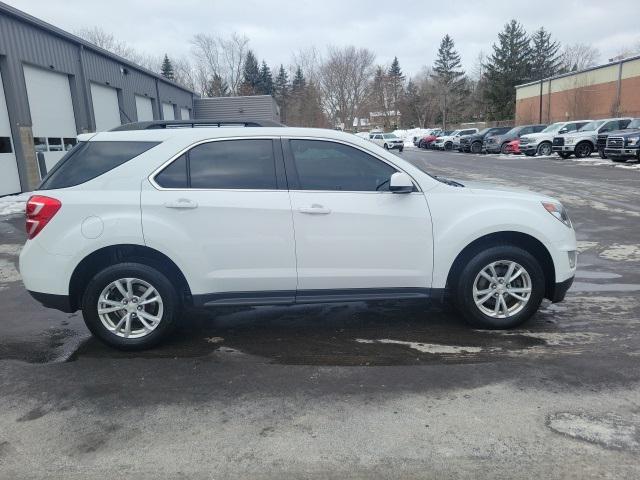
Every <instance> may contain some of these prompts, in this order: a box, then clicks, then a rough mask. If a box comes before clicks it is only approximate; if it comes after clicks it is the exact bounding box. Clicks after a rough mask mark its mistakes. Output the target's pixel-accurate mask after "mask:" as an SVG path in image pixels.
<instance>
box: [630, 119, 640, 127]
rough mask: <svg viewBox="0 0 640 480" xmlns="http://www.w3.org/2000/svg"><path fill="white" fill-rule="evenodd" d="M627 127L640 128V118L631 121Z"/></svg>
mask: <svg viewBox="0 0 640 480" xmlns="http://www.w3.org/2000/svg"><path fill="white" fill-rule="evenodd" d="M627 128H640V118H636V119H635V120H632V121H631V123H630V124H629V125H627Z"/></svg>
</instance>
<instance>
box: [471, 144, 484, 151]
mask: <svg viewBox="0 0 640 480" xmlns="http://www.w3.org/2000/svg"><path fill="white" fill-rule="evenodd" d="M480 152H482V143H481V142H473V143H472V144H471V153H480Z"/></svg>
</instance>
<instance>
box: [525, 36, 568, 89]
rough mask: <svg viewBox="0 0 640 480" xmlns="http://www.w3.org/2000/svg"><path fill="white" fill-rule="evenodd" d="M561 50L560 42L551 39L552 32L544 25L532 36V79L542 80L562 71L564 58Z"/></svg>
mask: <svg viewBox="0 0 640 480" xmlns="http://www.w3.org/2000/svg"><path fill="white" fill-rule="evenodd" d="M559 50H560V44H559V43H558V42H554V41H552V40H551V33H549V32H547V31H546V30H545V29H544V27H540V29H539V30H537V31H536V32H535V33H534V34H533V35H532V36H531V77H530V80H541V79H543V78H545V77H551V76H553V75H555V74H557V73H559V72H560V68H561V64H562V59H561V56H560V54H559V53H558V51H559Z"/></svg>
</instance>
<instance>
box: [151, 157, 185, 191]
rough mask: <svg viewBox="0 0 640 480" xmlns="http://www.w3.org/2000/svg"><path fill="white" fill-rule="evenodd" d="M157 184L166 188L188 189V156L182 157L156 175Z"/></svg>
mask: <svg viewBox="0 0 640 480" xmlns="http://www.w3.org/2000/svg"><path fill="white" fill-rule="evenodd" d="M155 180H156V183H157V184H158V185H160V186H161V187H164V188H187V187H188V186H189V185H188V180H187V156H186V155H181V156H180V157H179V158H177V159H176V160H174V161H173V162H171V163H170V164H169V166H167V167H166V168H165V169H164V170H162V171H161V172H160V173H159V174H158V175H156V178H155Z"/></svg>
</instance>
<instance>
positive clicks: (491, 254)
mask: <svg viewBox="0 0 640 480" xmlns="http://www.w3.org/2000/svg"><path fill="white" fill-rule="evenodd" d="M500 260H506V261H513V262H516V263H518V264H519V265H521V266H522V267H523V268H524V269H525V270H526V271H527V273H528V274H529V278H530V279H531V294H530V297H529V299H528V302H527V303H526V304H525V305H524V306H523V307H522V310H520V311H519V312H517V313H515V314H514V315H512V316H509V317H506V318H495V317H491V316H489V315H486V314H485V313H483V312H482V311H481V310H480V308H479V307H478V306H477V305H476V303H475V300H474V297H473V284H474V281H475V280H476V277H477V276H478V275H479V273H480V271H481V270H482V269H483V268H484V267H485V266H487V265H489V264H490V263H492V262H496V261H500ZM452 289H453V294H454V296H453V299H454V302H455V307H456V309H457V310H458V312H460V313H461V314H462V316H463V317H464V319H465V320H466V321H467V322H468V323H469V324H471V325H473V326H474V327H478V328H486V329H503V328H514V327H517V326H518V325H521V324H522V323H524V322H526V321H527V320H528V319H529V318H531V316H533V314H534V313H536V311H537V310H538V308H539V307H540V303H541V302H542V299H543V297H544V291H545V277H544V272H543V270H542V267H541V266H540V263H539V262H538V261H537V260H536V259H535V257H533V255H531V254H530V253H529V252H527V251H526V250H523V249H521V248H518V247H515V246H513V245H497V246H494V247H490V248H487V249H486V250H483V251H481V252H478V253H476V254H475V255H474V256H473V257H472V258H470V259H469V261H467V262H466V263H465V265H464V267H463V268H462V270H461V271H460V273H459V275H458V276H457V278H456V279H454V281H453V285H452ZM507 298H509V297H507ZM491 299H492V297H490V300H491Z"/></svg>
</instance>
